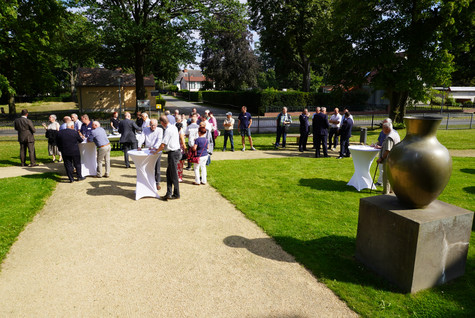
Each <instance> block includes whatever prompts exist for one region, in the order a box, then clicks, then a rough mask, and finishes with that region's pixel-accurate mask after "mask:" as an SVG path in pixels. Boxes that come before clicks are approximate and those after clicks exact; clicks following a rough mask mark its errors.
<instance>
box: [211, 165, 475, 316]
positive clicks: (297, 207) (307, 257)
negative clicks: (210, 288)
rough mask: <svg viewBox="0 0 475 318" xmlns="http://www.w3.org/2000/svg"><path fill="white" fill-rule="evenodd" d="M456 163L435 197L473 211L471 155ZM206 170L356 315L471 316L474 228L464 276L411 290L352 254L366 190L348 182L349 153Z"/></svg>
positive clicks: (474, 287) (474, 313)
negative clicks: (401, 288)
mask: <svg viewBox="0 0 475 318" xmlns="http://www.w3.org/2000/svg"><path fill="white" fill-rule="evenodd" d="M453 162H454V169H453V173H452V177H451V179H450V182H449V184H448V186H447V188H446V189H445V191H444V192H443V194H442V195H441V196H440V198H439V199H440V200H442V201H446V202H449V203H451V204H455V205H458V206H460V207H463V208H466V209H469V210H474V209H475V196H474V193H475V187H474V186H473V176H474V173H475V170H474V169H473V167H474V166H475V158H453ZM208 171H209V172H208V174H209V181H210V184H211V185H212V186H213V187H215V188H216V189H217V190H218V191H219V192H220V193H221V194H222V195H223V196H224V197H225V198H227V199H228V200H230V201H231V202H232V203H233V204H235V205H236V207H237V209H239V210H241V211H242V212H243V213H244V214H245V215H246V216H247V217H248V218H249V219H250V220H252V221H254V222H256V224H257V225H259V226H260V227H261V228H262V229H263V230H264V231H265V232H266V233H268V234H269V235H270V236H272V237H273V238H274V239H275V240H276V241H277V243H278V244H280V245H281V246H282V247H283V248H284V249H285V250H286V251H287V252H288V253H290V254H292V255H294V256H295V258H296V260H297V261H298V262H299V263H301V264H303V265H304V266H305V267H306V268H307V269H309V270H310V271H311V272H312V273H313V274H314V275H315V276H316V277H317V278H318V279H319V280H320V281H322V282H324V283H325V284H326V285H327V286H328V287H329V288H331V289H332V290H333V291H334V292H335V293H336V294H337V295H338V296H339V297H341V298H342V299H343V300H344V301H346V302H347V303H348V305H349V306H350V307H351V308H352V309H354V310H355V311H356V312H358V313H359V314H361V315H363V316H366V317H408V316H414V317H454V316H467V317H470V316H471V317H474V316H475V300H474V296H475V246H474V244H475V235H473V232H472V237H471V241H470V243H471V245H470V249H469V254H468V261H467V268H466V274H465V276H463V277H461V278H458V279H456V280H455V281H452V282H449V283H448V284H445V285H443V286H440V287H436V288H432V289H429V290H426V291H422V292H419V293H417V294H415V295H410V294H403V293H400V292H399V291H398V290H397V289H396V288H395V287H394V286H393V285H391V284H389V283H387V282H386V281H385V280H383V279H381V278H380V277H378V276H377V275H375V274H374V273H373V272H371V271H369V270H367V269H366V268H365V267H363V266H362V265H361V264H360V263H358V262H357V261H356V260H355V259H354V252H355V239H356V230H357V222H358V207H359V199H360V198H364V197H367V196H370V194H369V190H363V191H361V192H357V191H356V190H355V189H354V188H353V187H349V186H347V185H346V183H347V182H348V180H349V179H350V178H351V176H352V174H353V164H352V161H351V159H349V160H346V159H343V160H334V159H332V158H328V159H319V160H317V159H315V158H286V159H262V160H246V161H242V160H236V161H214V162H213V163H212V165H210V167H209V170H208ZM230 179H232V180H233V181H232V182H229V180H230ZM375 194H376V193H375V192H374V191H373V193H372V194H371V195H375ZM250 239H251V238H250Z"/></svg>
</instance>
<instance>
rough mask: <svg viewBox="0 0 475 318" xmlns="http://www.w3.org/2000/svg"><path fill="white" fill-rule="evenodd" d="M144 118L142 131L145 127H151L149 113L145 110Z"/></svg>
mask: <svg viewBox="0 0 475 318" xmlns="http://www.w3.org/2000/svg"><path fill="white" fill-rule="evenodd" d="M142 119H143V124H142V131H143V130H144V129H145V128H147V127H150V118H148V114H147V113H146V112H143V113H142Z"/></svg>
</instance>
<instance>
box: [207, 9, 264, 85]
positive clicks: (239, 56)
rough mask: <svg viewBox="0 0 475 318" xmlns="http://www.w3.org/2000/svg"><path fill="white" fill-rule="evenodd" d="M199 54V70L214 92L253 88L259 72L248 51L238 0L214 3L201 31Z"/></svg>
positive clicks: (248, 40) (249, 37) (245, 24)
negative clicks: (200, 49) (201, 46)
mask: <svg viewBox="0 0 475 318" xmlns="http://www.w3.org/2000/svg"><path fill="white" fill-rule="evenodd" d="M200 35H201V39H202V41H203V55H202V60H201V63H200V67H201V68H202V69H203V73H204V74H205V75H206V76H207V77H208V78H211V79H212V80H213V81H214V82H215V85H216V88H218V89H229V90H240V89H243V88H245V87H255V86H256V84H257V81H256V77H257V73H258V70H259V63H258V61H257V56H256V55H255V54H254V52H253V50H252V48H251V41H252V34H251V33H250V31H249V30H248V22H247V19H246V8H245V6H244V5H243V4H241V3H239V2H238V1H233V0H231V1H228V2H222V3H221V4H218V5H217V7H216V10H214V12H213V13H212V15H211V16H210V17H209V18H207V19H206V20H205V21H204V23H203V25H202V27H201V29H200Z"/></svg>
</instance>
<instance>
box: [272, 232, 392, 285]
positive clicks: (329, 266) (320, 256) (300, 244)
mask: <svg viewBox="0 0 475 318" xmlns="http://www.w3.org/2000/svg"><path fill="white" fill-rule="evenodd" d="M274 239H275V240H276V242H277V243H278V244H279V245H280V246H282V248H283V249H284V250H285V251H286V252H288V253H290V254H291V255H293V256H294V257H295V260H296V261H297V262H299V263H300V264H302V265H304V266H305V267H306V268H307V269H308V270H310V271H311V272H312V273H313V274H314V275H315V276H316V277H317V278H319V279H325V280H331V281H340V282H347V283H351V284H356V285H361V286H370V287H372V288H375V289H379V290H384V291H390V292H396V293H400V290H398V288H397V287H396V286H395V285H393V284H391V283H389V282H388V281H386V280H385V279H383V278H382V277H380V276H378V275H377V274H376V273H374V272H372V271H371V270H369V269H367V268H366V267H365V266H364V265H363V264H361V263H360V262H358V261H357V260H356V259H355V257H354V253H355V246H356V245H355V244H356V239H355V238H351V237H347V236H338V235H330V236H325V237H322V238H318V239H314V240H309V241H302V240H299V239H296V238H293V237H279V236H277V237H274Z"/></svg>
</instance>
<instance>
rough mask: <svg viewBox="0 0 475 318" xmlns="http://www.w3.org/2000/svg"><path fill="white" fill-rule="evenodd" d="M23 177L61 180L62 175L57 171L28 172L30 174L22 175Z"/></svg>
mask: <svg viewBox="0 0 475 318" xmlns="http://www.w3.org/2000/svg"><path fill="white" fill-rule="evenodd" d="M22 178H26V179H51V180H54V181H56V182H60V181H61V176H60V175H58V174H57V173H54V172H46V173H41V174H28V175H24V176H22Z"/></svg>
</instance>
